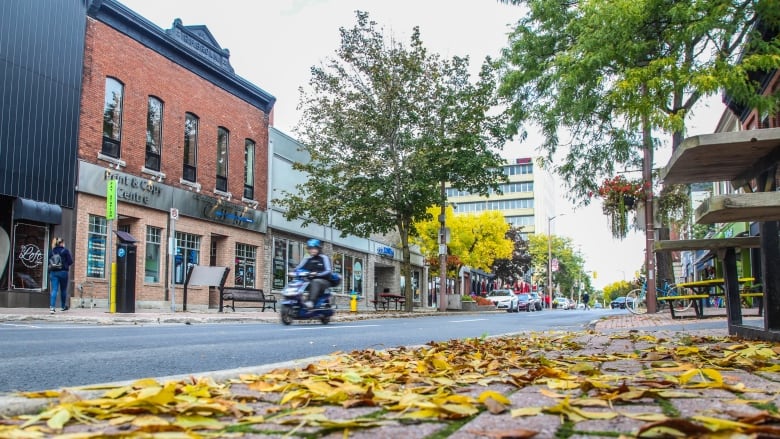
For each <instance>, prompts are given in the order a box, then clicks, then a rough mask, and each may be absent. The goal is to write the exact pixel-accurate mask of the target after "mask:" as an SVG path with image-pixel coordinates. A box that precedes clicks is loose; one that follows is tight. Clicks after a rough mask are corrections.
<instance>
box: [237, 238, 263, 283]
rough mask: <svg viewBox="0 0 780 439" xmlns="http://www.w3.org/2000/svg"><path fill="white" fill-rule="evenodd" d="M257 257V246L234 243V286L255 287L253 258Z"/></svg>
mask: <svg viewBox="0 0 780 439" xmlns="http://www.w3.org/2000/svg"><path fill="white" fill-rule="evenodd" d="M256 258H257V247H254V246H251V245H248V244H240V243H236V266H235V268H234V271H233V272H234V273H235V274H236V278H235V286H237V287H246V288H254V287H255V260H256Z"/></svg>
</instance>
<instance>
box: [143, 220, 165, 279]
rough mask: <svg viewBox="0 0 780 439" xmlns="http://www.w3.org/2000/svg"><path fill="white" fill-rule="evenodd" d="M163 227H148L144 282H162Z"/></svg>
mask: <svg viewBox="0 0 780 439" xmlns="http://www.w3.org/2000/svg"><path fill="white" fill-rule="evenodd" d="M161 244H162V229H160V228H159V227H152V226H147V227H146V261H145V263H144V282H160V245H161Z"/></svg>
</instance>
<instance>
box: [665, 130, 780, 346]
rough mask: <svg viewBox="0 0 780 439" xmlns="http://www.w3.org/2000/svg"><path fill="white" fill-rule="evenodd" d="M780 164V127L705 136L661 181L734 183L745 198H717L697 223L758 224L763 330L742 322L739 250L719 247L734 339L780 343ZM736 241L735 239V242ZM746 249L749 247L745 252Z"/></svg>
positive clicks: (677, 155)
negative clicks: (779, 182)
mask: <svg viewBox="0 0 780 439" xmlns="http://www.w3.org/2000/svg"><path fill="white" fill-rule="evenodd" d="M779 165H780V128H767V129H752V130H744V131H734V132H723V133H714V134H703V135H698V136H692V137H689V138H687V139H685V140H684V141H683V142H682V143H681V144H680V146H679V147H678V148H677V149H675V151H674V152H673V153H672V157H671V158H670V159H669V163H667V165H666V167H665V168H664V170H663V172H662V173H661V180H663V183H664V184H665V185H668V184H690V183H708V182H719V181H728V182H730V183H731V185H732V187H734V188H741V189H742V192H743V193H740V194H729V195H720V196H716V197H712V198H710V199H709V200H707V201H706V202H704V203H702V205H701V206H699V208H697V209H696V222H697V223H699V224H710V223H715V222H721V221H723V222H728V221H755V222H758V229H759V232H758V235H759V236H760V241H761V242H760V249H761V267H763V270H762V273H761V281H760V282H761V284H762V287H763V295H762V306H763V308H764V310H763V313H764V322H763V327H756V326H749V325H745V324H743V322H742V311H741V306H740V301H741V298H740V293H741V292H740V286H739V280H738V275H737V261H736V250H735V248H740V247H737V246H732V247H727V248H718V249H717V250H716V252H717V256H718V259H720V260H721V261H722V262H723V268H724V271H723V285H724V286H723V289H724V294H725V296H726V307H727V309H728V328H729V334H731V335H739V336H741V337H745V338H751V339H761V340H773V341H780V268H778V267H780V243H778V220H780V195H778V193H777V192H776V190H777V186H776V182H775V175H776V172H777V169H778V166H779ZM729 239H735V238H729ZM741 248H744V247H741Z"/></svg>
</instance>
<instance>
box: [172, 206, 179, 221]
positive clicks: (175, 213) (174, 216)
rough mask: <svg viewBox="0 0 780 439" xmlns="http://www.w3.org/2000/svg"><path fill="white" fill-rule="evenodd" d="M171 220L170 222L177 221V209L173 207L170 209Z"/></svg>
mask: <svg viewBox="0 0 780 439" xmlns="http://www.w3.org/2000/svg"><path fill="white" fill-rule="evenodd" d="M171 219H172V220H177V219H179V209H177V208H175V207H172V208H171Z"/></svg>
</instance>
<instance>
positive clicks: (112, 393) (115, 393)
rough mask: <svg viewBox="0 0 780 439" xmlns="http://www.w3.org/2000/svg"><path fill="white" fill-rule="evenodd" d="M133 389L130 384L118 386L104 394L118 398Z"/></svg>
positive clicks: (106, 396)
mask: <svg viewBox="0 0 780 439" xmlns="http://www.w3.org/2000/svg"><path fill="white" fill-rule="evenodd" d="M132 390H133V388H132V387H130V386H122V387H117V388H114V389H110V390H108V391H106V393H104V394H103V396H104V397H105V398H111V399H117V398H121V397H122V396H124V395H126V394H127V392H130V391H132Z"/></svg>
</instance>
